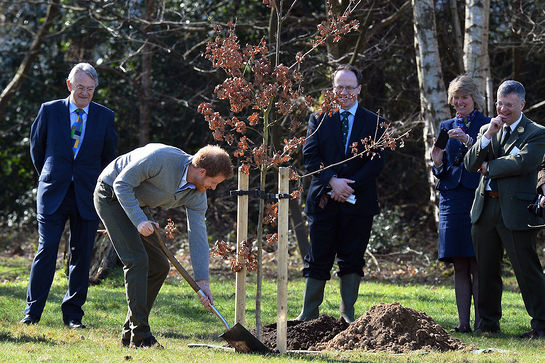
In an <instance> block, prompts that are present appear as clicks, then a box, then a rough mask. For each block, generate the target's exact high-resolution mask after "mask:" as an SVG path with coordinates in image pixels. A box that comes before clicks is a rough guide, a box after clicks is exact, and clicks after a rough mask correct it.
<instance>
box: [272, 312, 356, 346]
mask: <svg viewBox="0 0 545 363" xmlns="http://www.w3.org/2000/svg"><path fill="white" fill-rule="evenodd" d="M346 328H348V323H347V322H346V321H345V320H344V319H342V318H341V319H338V320H337V319H335V318H333V317H331V316H329V315H320V316H319V317H318V318H317V319H314V320H310V321H296V320H289V321H288V331H287V349H288V350H315V346H316V345H317V344H319V343H323V342H324V343H325V342H328V341H330V340H331V339H333V337H335V336H336V335H337V334H339V333H340V332H342V331H343V330H345V329H346ZM261 341H262V342H263V344H265V345H266V346H268V347H269V348H271V349H273V350H276V323H273V324H269V325H265V326H264V327H263V332H262V335H261Z"/></svg>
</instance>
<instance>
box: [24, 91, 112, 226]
mask: <svg viewBox="0 0 545 363" xmlns="http://www.w3.org/2000/svg"><path fill="white" fill-rule="evenodd" d="M116 145H117V134H116V131H115V125H114V113H113V111H112V110H110V109H108V108H106V107H104V106H102V105H99V104H97V103H94V102H91V103H90V104H89V114H88V115H87V123H86V126H85V135H84V138H83V143H82V144H81V147H80V150H79V152H78V155H77V157H76V159H74V157H73V154H72V139H71V137H70V115H69V98H66V99H64V100H55V101H51V102H47V103H44V104H42V107H41V108H40V111H39V112H38V116H36V120H34V123H33V124H32V128H31V130H30V155H31V157H32V162H33V163H34V167H35V168H36V170H37V171H38V174H39V180H38V196H37V203H38V213H39V214H53V213H55V211H56V210H57V209H58V208H59V206H60V205H61V203H62V201H63V199H64V197H65V195H66V192H67V191H68V188H69V187H70V183H71V182H72V178H73V180H74V191H75V196H76V203H77V206H78V210H79V212H80V214H81V216H82V218H83V219H98V215H97V214H96V211H95V208H94V206H93V191H94V189H95V185H96V181H97V178H98V175H99V174H100V172H101V171H102V169H103V168H104V167H105V166H106V165H108V163H109V162H110V161H112V160H113V159H114V158H115V149H116Z"/></svg>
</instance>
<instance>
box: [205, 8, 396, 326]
mask: <svg viewBox="0 0 545 363" xmlns="http://www.w3.org/2000/svg"><path fill="white" fill-rule="evenodd" d="M263 3H264V4H265V5H266V6H268V7H269V8H270V9H271V11H272V12H274V14H275V19H276V23H275V24H274V30H275V34H274V37H273V38H272V40H273V42H271V43H270V44H268V43H267V41H266V40H265V38H262V39H261V40H260V41H259V42H258V43H257V44H255V45H246V46H244V47H243V46H241V44H240V42H239V39H238V37H237V35H236V33H235V28H236V24H234V23H229V24H227V29H224V28H223V27H221V26H216V27H215V30H216V33H217V37H216V38H215V40H214V41H212V42H209V43H208V44H207V47H206V52H205V57H206V58H207V59H208V60H209V61H210V62H211V63H212V67H214V68H216V69H221V70H223V71H224V72H225V79H224V80H223V82H222V83H220V84H218V85H217V86H216V88H215V90H214V93H215V95H216V97H217V98H218V99H220V100H225V101H227V102H228V103H229V106H230V113H229V114H228V115H222V114H221V113H220V112H218V111H216V110H215V109H214V108H213V106H212V104H210V103H201V104H200V105H199V107H198V111H199V112H200V113H201V114H202V115H203V116H204V119H205V121H206V122H208V125H209V128H210V130H211V131H212V134H213V136H214V140H216V141H224V142H226V143H228V144H229V145H234V146H235V147H236V151H235V152H234V155H235V157H237V158H238V159H239V161H240V163H241V164H242V168H243V170H244V172H245V173H249V172H250V170H251V169H252V168H254V169H257V170H259V173H260V179H259V190H260V191H264V190H265V185H266V177H267V172H268V171H269V170H271V169H275V168H277V167H279V166H281V165H289V163H290V162H291V161H292V159H293V157H294V155H295V153H297V152H298V151H299V150H300V148H301V146H302V145H303V143H304V142H305V137H304V136H298V135H297V131H298V130H299V129H300V120H301V119H306V116H307V115H308V113H309V111H310V110H312V109H313V108H314V107H315V106H317V103H318V101H317V100H316V99H314V98H313V97H312V96H310V95H309V94H307V93H306V91H305V87H304V82H303V81H304V79H305V77H304V71H302V70H301V69H302V64H303V61H304V60H305V58H306V57H307V56H308V55H309V54H310V53H312V52H313V51H315V50H316V49H318V47H321V46H323V45H325V44H326V42H327V41H328V40H331V41H333V42H338V41H339V40H340V39H341V37H342V36H343V35H345V34H347V33H349V32H352V31H355V30H357V29H358V25H359V23H358V21H357V20H350V15H351V13H352V12H353V11H354V9H355V8H356V7H357V6H358V5H359V3H360V1H356V0H350V1H349V2H348V6H347V7H346V8H345V9H344V11H343V12H342V13H341V14H340V15H336V14H335V13H334V12H333V10H332V6H331V3H330V2H327V3H326V8H327V19H326V20H324V21H323V22H321V23H320V24H318V26H317V31H316V33H315V34H314V36H313V38H312V39H311V41H310V42H309V44H308V50H306V51H305V52H303V51H299V52H297V54H295V55H294V56H293V55H292V56H293V61H292V62H291V64H289V65H286V64H283V63H281V62H280V57H281V54H282V50H281V47H282V40H281V39H280V38H281V37H280V34H282V32H281V30H282V25H283V22H284V21H285V19H286V18H287V16H288V15H289V14H290V12H291V11H292V10H293V9H294V7H295V6H296V3H297V0H295V1H291V2H288V1H275V0H264V1H263ZM270 48H272V50H271V49H270ZM282 56H283V57H284V55H283V54H282ZM319 108H320V109H321V112H324V113H332V112H334V111H336V110H338V108H339V105H338V102H337V95H336V94H335V92H334V91H333V90H331V89H327V90H324V91H322V95H321V102H320V106H319ZM278 125H282V126H283V128H284V131H285V132H286V133H287V135H286V137H284V138H283V147H282V148H275V146H274V144H273V143H272V140H271V130H272V129H273V128H274V127H275V126H278ZM318 127H319V126H318ZM313 131H316V130H313ZM396 141H397V139H395V138H393V137H391V136H390V135H389V134H388V133H387V132H386V133H384V134H382V136H380V137H379V138H378V139H377V140H365V141H364V140H361V143H355V145H351V147H352V150H353V152H354V156H353V157H359V156H362V155H364V154H367V155H374V153H375V152H374V150H376V149H379V148H385V147H390V148H393V149H395V145H396ZM328 167H332V165H330V166H328ZM291 170H292V171H291V173H290V179H292V180H299V181H300V180H301V178H302V177H305V176H308V175H311V174H307V175H303V176H301V175H298V174H297V173H296V172H295V171H294V169H293V168H292V169H291ZM322 170H323V169H322ZM320 171H321V170H318V171H316V172H320ZM300 185H301V184H300V183H299V188H297V189H296V190H294V191H293V192H292V193H291V196H292V198H296V197H298V196H299V195H300V193H301V190H302V189H301V186H300ZM258 211H259V212H258V221H257V236H256V249H257V256H256V258H255V262H254V260H253V258H250V263H249V265H250V266H248V267H249V268H252V267H253V266H255V267H256V269H257V292H256V325H257V335H258V337H259V335H260V331H261V283H262V245H263V244H262V240H263V224H265V223H275V222H276V221H275V218H276V211H277V203H273V204H271V205H268V206H267V208H266V209H265V203H264V200H263V199H262V198H260V199H259V209H258ZM267 238H268V243H275V242H276V238H277V236H276V234H273V235H268V236H267ZM246 246H247V247H246V248H245V249H244V250H245V251H244V252H243V253H245V255H246V256H251V253H248V249H249V247H248V246H249V244H248V243H247V244H246ZM230 251H231V250H230V248H229V247H228V246H226V244H225V243H219V244H217V246H216V251H215V252H216V254H219V255H224V256H225V255H228V254H229V253H230ZM239 257H240V256H239ZM239 260H240V259H239ZM239 268H240V266H237V265H236V264H234V265H233V270H236V269H239Z"/></svg>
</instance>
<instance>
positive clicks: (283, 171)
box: [276, 168, 289, 353]
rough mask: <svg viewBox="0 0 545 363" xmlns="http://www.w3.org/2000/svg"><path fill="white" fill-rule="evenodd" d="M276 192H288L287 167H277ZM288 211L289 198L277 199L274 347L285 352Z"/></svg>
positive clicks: (286, 330)
mask: <svg viewBox="0 0 545 363" xmlns="http://www.w3.org/2000/svg"><path fill="white" fill-rule="evenodd" d="M278 193H279V194H280V195H282V194H289V168H279V171H278ZM288 212H289V199H286V198H280V199H279V200H278V250H277V252H276V258H277V261H278V275H277V290H276V347H277V349H278V351H279V352H280V353H286V348H287V332H288V325H287V324H288V322H287V315H288Z"/></svg>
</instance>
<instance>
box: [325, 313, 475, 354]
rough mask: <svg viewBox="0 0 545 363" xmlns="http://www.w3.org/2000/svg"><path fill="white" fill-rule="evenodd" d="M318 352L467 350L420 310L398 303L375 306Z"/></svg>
mask: <svg viewBox="0 0 545 363" xmlns="http://www.w3.org/2000/svg"><path fill="white" fill-rule="evenodd" d="M316 349H317V350H326V349H327V350H353V349H361V350H374V351H387V352H392V353H406V352H409V351H413V350H438V351H441V352H444V351H449V350H462V349H466V345H465V344H464V343H462V342H461V341H460V340H458V339H456V338H453V337H452V336H451V335H450V334H449V333H447V332H446V331H445V330H444V329H443V328H442V327H441V326H439V325H438V324H437V323H435V322H434V321H433V319H432V318H431V317H430V316H429V315H427V314H426V313H423V312H421V311H417V310H414V309H411V308H406V307H403V306H402V305H401V304H399V303H392V304H380V305H375V306H373V307H371V309H369V311H368V312H367V313H365V314H364V315H362V316H361V317H359V318H358V319H357V320H356V321H354V322H353V323H352V324H350V326H349V327H348V329H346V330H344V331H343V332H341V333H340V334H338V335H337V336H336V337H335V338H333V339H332V340H331V341H329V342H324V343H319V344H317V346H316Z"/></svg>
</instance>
